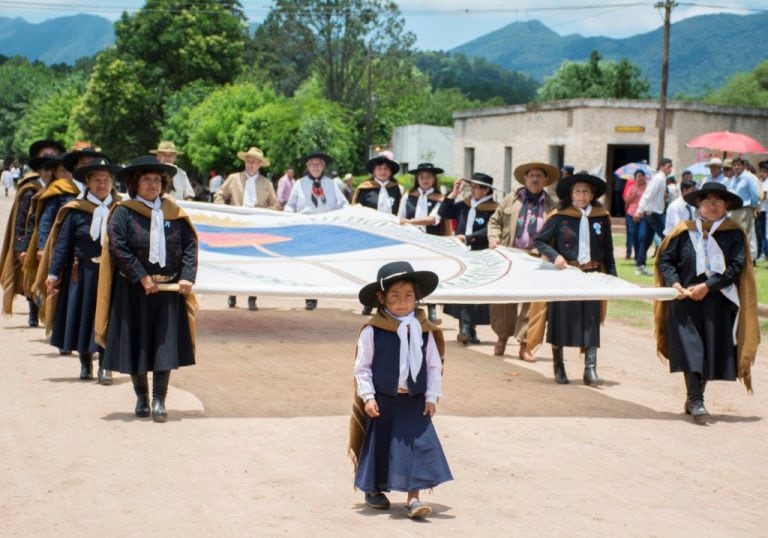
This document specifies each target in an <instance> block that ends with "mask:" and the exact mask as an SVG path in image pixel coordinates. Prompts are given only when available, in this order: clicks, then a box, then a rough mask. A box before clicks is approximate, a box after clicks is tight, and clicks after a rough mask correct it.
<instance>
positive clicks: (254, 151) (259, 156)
mask: <svg viewBox="0 0 768 538" xmlns="http://www.w3.org/2000/svg"><path fill="white" fill-rule="evenodd" d="M246 157H253V158H254V159H256V160H257V161H259V162H260V163H261V166H269V159H267V158H266V157H265V156H264V152H263V151H261V150H260V149H259V148H257V147H251V148H249V149H248V151H238V152H237V158H238V159H240V160H241V161H244V160H245V158H246Z"/></svg>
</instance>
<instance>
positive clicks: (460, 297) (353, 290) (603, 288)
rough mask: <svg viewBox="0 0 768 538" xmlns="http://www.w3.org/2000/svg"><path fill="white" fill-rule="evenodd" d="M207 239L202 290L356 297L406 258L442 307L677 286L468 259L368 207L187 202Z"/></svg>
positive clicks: (500, 254) (511, 260)
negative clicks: (306, 209)
mask: <svg viewBox="0 0 768 538" xmlns="http://www.w3.org/2000/svg"><path fill="white" fill-rule="evenodd" d="M179 205H181V206H182V207H184V209H185V210H186V211H187V213H188V214H189V216H190V217H191V219H192V222H193V223H194V224H195V228H196V229H197V233H198V236H199V239H200V257H199V270H198V275H197V282H196V283H195V291H196V292H198V293H221V294H240V295H260V296H270V295H271V296H291V297H299V298H306V297H312V298H324V297H336V298H350V299H356V298H357V293H358V291H359V290H360V288H361V287H362V286H363V285H364V284H367V283H368V282H372V281H374V280H375V279H376V272H377V270H378V268H379V267H380V266H381V265H383V264H385V263H387V262H391V261H396V260H406V261H408V262H410V263H411V264H412V265H413V267H414V268H415V269H416V270H429V271H434V272H435V273H437V274H438V275H439V276H440V285H439V286H438V288H437V290H436V291H435V292H434V293H433V294H432V295H430V301H433V302H436V303H511V302H526V301H532V300H543V301H554V300H585V299H587V300H589V299H637V298H644V299H672V298H674V297H675V296H676V292H675V291H674V290H672V289H671V288H642V287H640V286H637V285H635V284H631V283H629V282H626V281H624V280H621V279H619V278H615V277H612V276H609V275H604V274H601V273H582V272H581V271H579V270H577V269H572V268H570V269H566V270H562V271H558V270H557V269H555V268H554V267H553V266H552V264H550V263H548V262H545V261H542V260H541V259H539V258H533V257H531V256H529V255H527V254H526V253H524V252H521V251H518V250H514V249H506V248H499V249H496V250H482V251H474V252H473V251H469V250H468V249H467V247H466V246H464V245H463V244H461V243H459V242H458V241H456V240H455V239H452V238H450V237H437V236H433V235H427V234H425V233H423V232H421V231H420V230H418V229H417V228H415V227H413V226H410V225H405V226H403V225H400V224H399V223H398V222H397V219H396V218H395V217H392V216H390V215H385V214H383V213H380V212H377V211H373V210H371V209H367V208H364V207H361V206H352V207H349V208H347V209H343V210H340V211H333V212H330V213H324V214H320V215H297V214H293V213H282V212H279V211H270V210H258V209H245V208H239V207H230V206H223V205H211V204H205V203H198V202H180V203H179Z"/></svg>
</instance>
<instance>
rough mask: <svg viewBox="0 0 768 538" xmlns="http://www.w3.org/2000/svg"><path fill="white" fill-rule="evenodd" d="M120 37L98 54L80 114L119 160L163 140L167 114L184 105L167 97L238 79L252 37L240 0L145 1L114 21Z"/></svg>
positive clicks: (82, 124)
mask: <svg viewBox="0 0 768 538" xmlns="http://www.w3.org/2000/svg"><path fill="white" fill-rule="evenodd" d="M115 36H116V39H115V44H114V46H113V48H111V49H108V50H107V51H104V52H102V53H101V54H99V56H98V58H97V60H96V65H95V67H94V71H93V75H92V78H91V80H89V83H88V86H87V88H86V92H85V95H84V96H83V99H82V101H81V103H80V105H79V106H78V108H77V110H76V114H75V118H76V120H77V122H78V127H79V128H80V129H81V131H82V132H83V134H84V136H86V137H87V138H89V139H92V140H94V141H95V142H97V143H98V144H100V145H101V146H102V147H103V148H104V150H105V151H106V152H107V153H109V154H110V155H114V156H119V157H120V158H121V159H129V158H131V157H133V156H135V155H137V154H141V153H145V152H146V151H147V150H148V149H149V148H151V147H154V145H155V144H157V142H158V139H159V136H160V128H161V126H163V125H165V124H166V121H165V112H166V111H170V112H174V111H175V108H174V107H176V106H178V104H177V103H176V102H175V101H173V102H170V103H166V102H167V101H168V100H169V98H170V96H171V95H173V94H174V93H176V92H179V91H181V90H182V89H183V88H185V87H186V86H188V85H189V84H193V83H200V84H202V85H208V86H214V85H221V84H226V83H228V82H230V81H232V80H234V78H235V77H237V75H238V73H239V72H240V68H241V66H242V61H243V57H242V56H243V51H244V48H245V41H246V39H247V34H246V26H245V22H244V16H243V14H242V10H241V8H240V3H239V2H238V1H234V0H208V1H206V2H189V1H184V0H147V2H146V4H145V5H144V7H143V8H142V9H140V10H139V11H137V12H136V13H135V14H133V15H129V14H127V13H124V14H123V16H122V17H121V19H120V20H119V21H118V22H116V23H115ZM196 87H197V88H199V87H200V86H196ZM194 93H195V91H194V90H190V91H189V93H188V94H187V95H192V94H194Z"/></svg>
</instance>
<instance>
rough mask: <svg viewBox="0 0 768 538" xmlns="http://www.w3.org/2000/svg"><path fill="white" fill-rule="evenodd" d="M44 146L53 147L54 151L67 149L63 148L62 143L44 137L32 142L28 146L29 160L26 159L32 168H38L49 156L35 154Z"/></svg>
mask: <svg viewBox="0 0 768 538" xmlns="http://www.w3.org/2000/svg"><path fill="white" fill-rule="evenodd" d="M45 148H53V149H55V150H56V153H64V152H66V151H67V150H66V149H65V148H64V145H63V144H61V143H59V142H57V141H56V140H50V139H45V140H36V141H35V142H32V144H31V145H30V146H29V161H27V164H28V165H29V167H30V168H31V169H32V170H39V169H40V166H41V165H42V164H43V162H44V161H46V160H47V159H48V158H49V156H43V157H38V156H37V154H38V153H40V151H41V150H43V149H45Z"/></svg>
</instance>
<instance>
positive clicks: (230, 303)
mask: <svg viewBox="0 0 768 538" xmlns="http://www.w3.org/2000/svg"><path fill="white" fill-rule="evenodd" d="M227 306H228V307H229V308H235V306H237V297H236V296H235V295H230V296H229V297H227Z"/></svg>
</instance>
